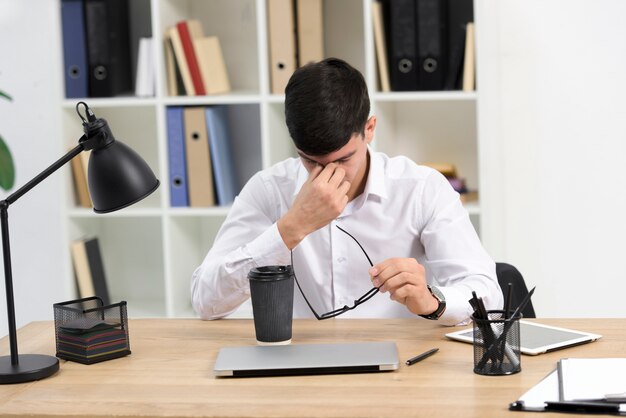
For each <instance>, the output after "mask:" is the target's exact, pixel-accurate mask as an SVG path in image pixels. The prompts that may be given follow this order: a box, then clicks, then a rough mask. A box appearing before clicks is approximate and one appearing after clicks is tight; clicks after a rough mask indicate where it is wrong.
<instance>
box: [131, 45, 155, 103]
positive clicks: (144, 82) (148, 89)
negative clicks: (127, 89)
mask: <svg viewBox="0 0 626 418" xmlns="http://www.w3.org/2000/svg"><path fill="white" fill-rule="evenodd" d="M135 96H138V97H152V96H154V57H153V38H140V39H139V53H138V55H137V74H136V77H135Z"/></svg>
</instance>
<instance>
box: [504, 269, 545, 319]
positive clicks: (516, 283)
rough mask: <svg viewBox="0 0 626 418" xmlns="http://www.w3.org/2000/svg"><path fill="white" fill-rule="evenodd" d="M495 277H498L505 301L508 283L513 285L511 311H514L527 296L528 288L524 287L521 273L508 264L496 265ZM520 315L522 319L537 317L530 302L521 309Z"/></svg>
mask: <svg viewBox="0 0 626 418" xmlns="http://www.w3.org/2000/svg"><path fill="white" fill-rule="evenodd" d="M496 275H497V276H498V283H500V287H501V288H502V293H503V294H504V298H505V300H506V294H507V289H508V286H509V283H513V298H512V299H511V310H513V309H515V308H516V307H517V306H518V305H519V304H520V303H521V302H522V300H523V299H524V298H525V297H526V295H527V294H528V288H527V287H526V283H525V282H524V278H523V277H522V273H520V272H519V270H517V269H516V268H515V267H514V266H512V265H510V264H507V263H496ZM522 315H523V316H522V317H523V318H536V317H537V316H536V315H535V309H534V308H533V303H532V300H531V301H530V302H528V304H527V305H526V307H525V308H524V309H522Z"/></svg>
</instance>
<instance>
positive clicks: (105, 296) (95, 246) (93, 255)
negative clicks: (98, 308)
mask: <svg viewBox="0 0 626 418" xmlns="http://www.w3.org/2000/svg"><path fill="white" fill-rule="evenodd" d="M84 245H85V252H86V254H87V261H88V262H89V271H90V273H91V280H92V282H93V289H94V294H95V295H96V296H98V297H99V298H100V299H102V303H103V304H104V305H105V306H106V305H109V304H110V303H111V299H110V298H109V290H108V287H107V281H106V275H105V274H104V264H103V262H102V256H101V254H100V244H99V243H98V238H90V239H86V240H85V241H84Z"/></svg>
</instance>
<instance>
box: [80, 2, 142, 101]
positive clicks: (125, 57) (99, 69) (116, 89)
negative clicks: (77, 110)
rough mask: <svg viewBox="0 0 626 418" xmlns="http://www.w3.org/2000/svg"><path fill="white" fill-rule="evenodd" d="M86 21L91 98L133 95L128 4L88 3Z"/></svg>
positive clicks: (86, 5)
mask: <svg viewBox="0 0 626 418" xmlns="http://www.w3.org/2000/svg"><path fill="white" fill-rule="evenodd" d="M85 21H86V27H87V51H88V62H89V93H90V96H91V97H112V96H116V95H119V94H122V93H131V92H132V76H131V65H130V40H129V28H128V0H86V3H85Z"/></svg>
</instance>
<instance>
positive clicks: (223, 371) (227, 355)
mask: <svg viewBox="0 0 626 418" xmlns="http://www.w3.org/2000/svg"><path fill="white" fill-rule="evenodd" d="M397 368H398V350H397V348H396V344H395V343H393V342H355V343H334V344H290V345H277V346H241V347H224V348H222V349H220V352H219V353H218V355H217V360H216V361H215V366H214V369H213V370H214V372H215V375H216V376H221V377H226V376H231V377H238V376H281V375H298V374H332V373H359V372H380V371H391V370H396V369H397Z"/></svg>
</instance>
